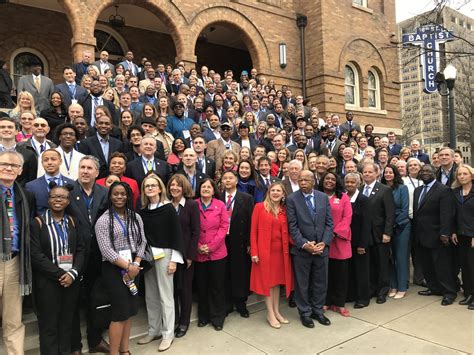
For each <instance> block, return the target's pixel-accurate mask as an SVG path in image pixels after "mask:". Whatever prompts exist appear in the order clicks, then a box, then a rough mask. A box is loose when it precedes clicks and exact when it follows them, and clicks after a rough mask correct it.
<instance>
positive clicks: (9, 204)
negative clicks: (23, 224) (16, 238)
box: [3, 189, 15, 241]
mask: <svg viewBox="0 0 474 355" xmlns="http://www.w3.org/2000/svg"><path fill="white" fill-rule="evenodd" d="M5 202H6V206H7V216H8V223H10V235H9V236H4V238H3V239H4V240H7V241H9V240H12V238H13V231H14V228H15V219H14V213H15V212H14V209H13V199H12V192H11V191H10V189H6V190H5Z"/></svg>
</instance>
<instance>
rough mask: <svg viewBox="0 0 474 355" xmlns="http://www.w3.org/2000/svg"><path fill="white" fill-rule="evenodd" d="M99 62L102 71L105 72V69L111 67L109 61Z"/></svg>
mask: <svg viewBox="0 0 474 355" xmlns="http://www.w3.org/2000/svg"><path fill="white" fill-rule="evenodd" d="M99 64H100V73H101V74H105V71H106V70H107V69H109V63H108V62H103V61H100V62H99Z"/></svg>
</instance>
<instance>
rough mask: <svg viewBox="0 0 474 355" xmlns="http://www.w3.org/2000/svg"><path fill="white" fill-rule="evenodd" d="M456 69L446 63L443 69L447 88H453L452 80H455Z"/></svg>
mask: <svg viewBox="0 0 474 355" xmlns="http://www.w3.org/2000/svg"><path fill="white" fill-rule="evenodd" d="M456 73H457V69H456V68H455V67H454V65H452V64H448V65H446V68H444V70H443V75H444V79H445V80H446V85H447V87H448V89H449V90H452V89H453V88H454V81H455V80H456Z"/></svg>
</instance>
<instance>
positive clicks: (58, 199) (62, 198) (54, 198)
mask: <svg viewBox="0 0 474 355" xmlns="http://www.w3.org/2000/svg"><path fill="white" fill-rule="evenodd" d="M49 199H50V200H53V201H66V200H68V199H69V197H67V196H60V195H51V196H49Z"/></svg>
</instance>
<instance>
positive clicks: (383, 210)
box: [360, 182, 395, 243]
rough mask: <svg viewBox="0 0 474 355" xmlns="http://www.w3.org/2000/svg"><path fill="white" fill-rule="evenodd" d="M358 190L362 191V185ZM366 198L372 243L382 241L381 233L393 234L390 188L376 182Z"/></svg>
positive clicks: (393, 210)
mask: <svg viewBox="0 0 474 355" xmlns="http://www.w3.org/2000/svg"><path fill="white" fill-rule="evenodd" d="M360 192H361V193H363V187H362V188H361V190H360ZM368 198H369V203H368V206H367V207H368V209H367V210H368V219H369V224H370V231H371V234H372V238H371V239H372V242H374V243H382V236H383V234H386V235H389V236H390V237H392V236H393V226H394V224H395V202H394V201H393V194H392V189H391V188H389V187H388V186H386V185H383V184H381V183H380V182H376V183H375V185H374V187H373V189H372V191H371V193H370V196H369V197H368Z"/></svg>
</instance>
